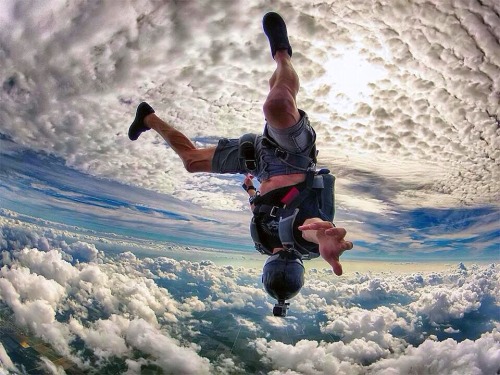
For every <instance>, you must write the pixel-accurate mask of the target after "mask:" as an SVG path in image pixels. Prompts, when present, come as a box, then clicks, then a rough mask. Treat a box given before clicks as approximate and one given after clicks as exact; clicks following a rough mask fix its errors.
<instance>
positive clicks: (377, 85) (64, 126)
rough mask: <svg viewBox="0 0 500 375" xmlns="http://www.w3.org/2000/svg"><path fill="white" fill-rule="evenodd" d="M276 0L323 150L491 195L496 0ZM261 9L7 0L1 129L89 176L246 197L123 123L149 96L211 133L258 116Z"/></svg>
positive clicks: (462, 199)
mask: <svg viewBox="0 0 500 375" xmlns="http://www.w3.org/2000/svg"><path fill="white" fill-rule="evenodd" d="M276 7H277V8H279V9H277V10H278V11H280V12H281V13H283V15H284V16H285V18H286V19H287V21H288V25H289V34H290V39H291V41H292V44H293V45H294V62H295V65H296V67H297V70H298V71H299V74H300V76H301V78H302V86H303V89H302V91H301V92H300V94H299V98H298V100H299V104H300V105H301V106H303V107H304V109H305V110H306V111H307V112H308V113H309V115H310V117H311V119H312V120H313V122H314V124H315V128H316V129H317V132H318V134H319V135H320V137H319V138H318V144H319V146H320V147H319V149H320V150H323V151H322V153H321V154H320V155H325V156H327V157H326V158H325V159H323V161H324V162H325V163H326V164H327V165H334V166H335V167H336V169H340V170H342V169H343V168H348V167H349V166H350V165H351V163H350V162H346V161H345V160H343V157H345V156H351V157H352V158H353V159H356V163H357V164H358V163H359V164H358V165H359V166H363V165H368V168H367V169H366V170H367V171H370V170H377V171H379V172H380V173H381V174H384V175H385V174H387V173H389V174H390V170H392V169H394V168H395V165H394V160H395V159H398V161H400V163H398V165H397V168H398V169H401V175H400V177H399V178H400V179H401V181H403V182H407V183H412V182H413V181H414V178H412V176H413V175H414V173H419V174H421V175H425V174H424V173H421V172H423V171H426V170H427V168H428V169H429V170H430V171H431V172H432V175H429V176H428V177H426V178H425V181H424V187H422V186H414V187H413V188H412V189H411V191H412V192H414V193H415V194H419V195H421V196H423V197H425V198H426V201H427V202H428V204H439V203H441V204H442V199H441V198H442V195H445V196H446V197H448V198H450V204H456V203H457V202H458V203H474V204H475V203H478V204H481V203H491V202H494V198H495V196H496V194H497V192H498V191H499V188H500V186H499V185H498V183H497V179H496V178H495V173H498V168H497V166H496V163H495V162H494V161H495V160H497V159H498V156H499V155H498V143H499V140H498V137H497V135H496V131H495V129H496V122H497V120H496V119H497V118H498V116H499V115H500V113H499V110H500V108H499V106H498V93H499V83H498V79H497V77H498V76H500V74H499V72H500V62H499V59H498V57H497V54H496V50H497V49H498V16H497V12H496V10H495V7H494V6H493V5H492V4H489V3H479V2H470V3H467V4H465V3H464V4H451V5H448V4H447V5H444V4H440V3H436V4H433V3H425V2H421V1H412V2H410V3H408V4H406V6H398V5H395V4H392V3H387V4H377V5H375V6H374V5H372V4H368V3H367V4H361V5H360V4H356V5H354V4H351V3H349V2H337V3H335V2H333V3H325V4H323V5H317V6H315V7H311V6H310V5H308V4H306V3H304V4H295V5H294V6H293V7H292V8H290V7H286V6H284V5H283V4H279V3H278V4H276ZM33 9H36V11H34V10H33ZM265 11H266V9H265V7H262V6H255V5H252V4H249V3H245V2H238V3H234V4H231V6H228V4H227V3H226V2H219V3H217V2H216V3H212V4H210V5H201V4H197V5H196V6H193V5H190V4H185V3H182V4H180V3H179V4H177V3H168V4H164V5H162V6H158V5H155V4H154V3H152V2H149V1H144V2H142V3H141V4H140V5H138V4H136V3H134V2H125V3H123V4H121V5H120V9H119V12H117V8H116V6H115V5H113V4H98V5H96V4H92V5H91V4H79V5H74V6H70V7H67V6H63V5H62V3H61V2H59V1H49V2H45V3H44V4H43V5H40V4H38V5H37V6H36V8H34V7H32V6H31V5H30V3H26V4H23V5H19V4H14V3H10V5H9V6H6V12H5V13H4V16H3V17H4V21H5V22H4V23H3V28H2V32H1V39H0V40H1V43H2V46H3V50H4V54H3V55H2V56H1V57H0V59H1V60H0V61H1V64H0V66H2V70H1V72H2V77H4V78H3V82H2V90H1V94H0V95H1V97H2V107H3V109H4V111H2V115H1V116H2V117H1V121H2V124H4V127H3V130H2V132H3V133H4V134H6V135H8V136H10V137H12V139H13V140H14V141H15V142H16V143H18V144H20V145H23V146H25V147H28V148H31V149H34V150H37V151H46V152H48V153H51V154H55V155H57V156H59V157H61V158H62V159H63V160H64V161H65V163H66V164H67V165H68V166H71V167H73V168H76V169H78V170H80V171H85V172H88V173H90V174H92V175H95V176H99V177H102V178H110V179H114V180H118V181H121V182H124V183H126V184H130V185H135V186H142V187H145V188H147V189H150V190H155V191H161V192H164V193H169V194H174V195H176V196H177V197H179V198H180V199H182V200H186V201H190V202H196V204H199V205H201V206H205V207H207V206H210V207H212V208H216V207H220V206H221V204H219V203H223V204H224V207H232V209H236V208H237V207H241V202H240V201H239V200H238V199H237V196H236V195H233V196H231V195H226V200H221V201H219V199H220V198H221V196H222V195H221V194H219V191H218V189H215V188H214V186H221V185H223V184H222V183H221V181H218V183H217V185H214V184H212V183H211V178H210V177H208V176H202V177H201V178H200V177H197V176H193V175H189V174H188V173H187V172H185V171H184V170H183V167H182V164H181V163H180V161H179V160H178V159H177V158H176V157H175V155H174V153H173V152H172V150H171V149H169V148H168V147H166V146H165V144H164V142H163V141H162V140H161V139H160V138H159V137H157V136H154V135H153V134H152V132H149V133H146V134H144V136H143V137H141V139H140V140H139V141H138V142H134V143H132V142H130V141H128V139H127V138H126V134H125V133H126V129H127V126H128V123H129V122H130V120H131V116H132V115H133V113H134V110H135V105H136V104H137V103H138V102H139V101H140V100H142V99H146V100H149V101H151V102H152V104H153V106H154V107H155V108H156V109H157V111H158V113H160V114H161V116H162V117H165V118H166V120H167V121H170V122H172V123H174V124H175V125H176V126H177V127H179V128H180V129H181V130H182V131H184V132H186V133H187V134H188V136H190V137H193V138H199V139H203V140H205V141H204V142H200V144H202V145H204V146H207V145H214V144H215V140H216V138H217V137H218V136H227V137H238V136H239V135H241V134H243V133H246V132H248V131H260V130H261V128H262V125H263V118H262V111H261V106H262V102H263V100H264V98H265V96H266V93H267V79H268V78H269V77H270V75H271V73H272V71H273V69H274V65H273V62H272V60H271V59H270V56H269V51H268V46H267V41H266V39H265V37H264V35H263V33H262V30H261V24H260V18H261V16H262V14H263V13H264V12H265ZM110 14H112V15H113V17H112V21H111V22H102V20H103V19H108V18H109V15H110ZM117 14H119V16H116V15H117ZM188 14H189V16H190V17H186V15H188ZM56 15H57V16H56ZM62 19H64V20H67V21H65V22H62V21H61V20H62ZM193 20H196V22H194V21H193ZM34 25H36V27H35V26H34ZM408 25H411V28H408ZM243 30H245V32H244V33H243V32H242V31H243ZM20 39H22V40H23V44H22V48H21V47H20V44H19V40H20ZM457 43H458V44H457ZM181 46H182V47H181ZM151 51H155V53H154V54H153V53H151ZM353 68H356V70H355V71H353ZM210 137H213V138H210ZM209 139H211V140H210V141H208V140H209ZM207 141H208V142H207ZM332 150H335V151H336V152H335V154H332V152H331V151H332ZM351 160H352V159H351ZM415 166H418V167H415ZM360 169H361V168H360ZM219 183H220V184H221V185H219ZM230 185H231V186H233V187H236V186H237V184H236V182H232V183H231V184H230ZM222 191H224V192H226V193H227V190H226V189H225V188H223V189H222ZM478 192H479V194H478ZM352 193H354V192H352ZM407 195H409V192H406V194H402V195H400V200H401V203H402V204H407V199H406V196H407ZM212 202H213V203H215V204H212Z"/></svg>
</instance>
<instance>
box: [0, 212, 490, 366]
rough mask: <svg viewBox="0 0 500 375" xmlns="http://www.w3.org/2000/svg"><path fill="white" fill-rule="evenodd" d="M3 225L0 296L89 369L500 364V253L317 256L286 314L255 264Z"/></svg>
mask: <svg viewBox="0 0 500 375" xmlns="http://www.w3.org/2000/svg"><path fill="white" fill-rule="evenodd" d="M0 235H1V236H0V245H1V249H5V248H11V249H12V250H11V251H5V250H4V251H3V252H2V263H1V265H2V266H3V267H1V268H0V275H1V278H0V301H2V302H3V303H5V304H6V305H7V306H8V307H9V308H10V309H11V310H12V311H13V313H14V320H15V322H16V324H18V325H19V326H20V327H22V328H25V329H29V330H30V332H32V333H33V334H35V335H36V336H38V337H40V338H42V339H43V340H44V341H45V342H47V343H49V344H51V345H52V346H53V347H54V348H55V349H56V351H57V352H58V353H59V354H60V355H62V356H65V357H67V358H69V359H71V360H72V361H73V362H74V363H76V364H77V365H78V366H79V367H80V368H81V369H94V370H97V371H99V370H102V371H105V370H107V371H113V370H112V369H115V370H114V371H116V369H117V368H120V369H121V372H122V373H127V374H139V373H140V368H141V365H144V366H146V365H149V366H156V367H159V368H161V369H163V370H164V371H166V372H167V373H182V374H244V373H259V371H263V373H269V374H274V375H277V374H285V373H286V374H315V375H317V374H332V373H333V374H346V375H353V374H407V373H411V371H413V373H419V374H420V373H439V374H452V373H464V374H466V373H467V374H485V375H486V374H494V373H496V372H497V371H498V370H499V369H500V333H499V332H498V328H499V327H500V321H499V315H498V312H499V301H500V288H499V285H500V283H499V280H498V275H499V272H498V269H497V268H498V267H497V266H496V265H494V264H491V265H488V266H477V265H472V266H469V267H466V266H464V265H463V264H457V265H454V266H449V268H448V269H447V270H446V271H442V272H413V273H403V274H397V273H393V272H382V273H348V274H347V275H345V276H343V277H336V276H335V275H333V273H332V272H331V270H327V269H310V270H309V272H308V274H307V279H306V280H307V281H306V284H305V286H304V288H303V290H302V292H301V294H300V295H299V296H297V298H295V299H294V300H293V301H291V302H292V304H291V311H290V313H289V316H288V317H287V318H286V319H281V318H275V317H272V316H271V314H270V312H271V309H272V304H271V303H272V301H271V300H270V299H269V297H267V295H266V294H265V292H264V291H263V289H262V287H261V285H260V282H259V278H260V270H258V269H255V268H247V267H239V268H235V267H232V266H217V265H215V264H214V263H213V262H210V261H202V262H190V261H185V260H182V261H176V260H174V259H172V258H168V257H156V258H144V259H139V258H137V257H136V256H135V255H133V254H132V253H131V252H124V253H121V254H119V255H117V256H114V257H110V256H106V255H105V254H104V253H103V251H102V250H100V247H101V246H100V245H98V246H96V245H94V244H92V243H89V242H85V241H82V240H81V239H80V238H79V236H73V239H72V241H70V240H68V238H70V237H71V233H69V232H64V231H60V230H50V231H49V230H46V229H44V228H42V227H38V226H35V225H26V224H25V225H19V224H18V223H16V222H14V221H11V220H2V222H1V233H0ZM63 238H64V240H63ZM122 246H123V244H122ZM36 247H38V248H36ZM82 344H83V347H84V348H85V349H86V350H82V346H81V345H82ZM2 348H3V346H0V370H3V371H5V370H9V369H10V370H12V368H13V367H15V366H16V364H14V363H12V361H11V360H10V357H9V356H8V354H7V353H6V352H5V350H4V349H2ZM47 363H50V361H48V360H47ZM52 366H53V367H54V369H55V370H57V366H55V365H52ZM58 371H61V369H60V368H59V370H58ZM53 373H56V372H53ZM261 373H262V372H261Z"/></svg>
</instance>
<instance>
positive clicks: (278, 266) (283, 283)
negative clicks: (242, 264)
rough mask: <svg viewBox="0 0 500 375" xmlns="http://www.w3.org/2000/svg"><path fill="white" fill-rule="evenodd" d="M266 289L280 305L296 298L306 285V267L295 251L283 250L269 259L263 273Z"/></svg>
mask: <svg viewBox="0 0 500 375" xmlns="http://www.w3.org/2000/svg"><path fill="white" fill-rule="evenodd" d="M262 283H263V284H264V289H265V290H266V292H267V293H268V294H269V295H270V296H271V297H273V298H275V299H277V300H278V302H279V303H284V302H285V300H289V299H291V298H293V297H295V296H296V295H297V294H298V293H299V291H300V289H301V288H302V286H303V285H304V265H303V263H302V259H301V258H300V256H299V255H298V254H297V253H295V252H294V251H287V250H281V251H279V252H277V253H276V254H273V255H271V256H270V257H269V258H267V260H266V263H265V264H264V269H263V272H262Z"/></svg>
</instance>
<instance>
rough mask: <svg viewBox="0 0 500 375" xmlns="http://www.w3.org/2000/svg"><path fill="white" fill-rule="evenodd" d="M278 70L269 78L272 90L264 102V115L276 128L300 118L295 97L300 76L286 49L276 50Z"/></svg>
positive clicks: (290, 123)
mask: <svg viewBox="0 0 500 375" xmlns="http://www.w3.org/2000/svg"><path fill="white" fill-rule="evenodd" d="M274 59H275V61H276V64H277V66H276V70H275V71H274V73H273V75H272V76H271V79H270V80H269V86H270V91H269V94H268V96H267V99H266V102H265V103H264V108H263V109H264V115H265V117H266V119H267V122H268V123H269V124H270V125H271V126H272V127H274V128H278V129H285V128H289V127H291V126H293V125H295V124H296V123H297V122H298V121H299V120H300V113H299V111H298V109H297V104H296V102H295V98H296V96H297V93H298V91H299V77H298V76H297V73H296V72H295V69H294V68H293V66H292V62H291V57H290V56H289V55H288V52H287V51H286V50H278V51H276V55H275V56H274Z"/></svg>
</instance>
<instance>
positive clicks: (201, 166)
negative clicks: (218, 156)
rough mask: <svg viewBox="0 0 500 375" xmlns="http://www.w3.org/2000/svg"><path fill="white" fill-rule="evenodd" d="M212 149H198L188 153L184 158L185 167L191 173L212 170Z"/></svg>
mask: <svg viewBox="0 0 500 375" xmlns="http://www.w3.org/2000/svg"><path fill="white" fill-rule="evenodd" d="M212 158H213V150H212V149H196V150H192V151H191V152H189V153H187V154H186V155H185V157H184V158H183V159H182V161H183V164H184V168H185V169H186V171H188V172H189V173H196V172H211V171H212Z"/></svg>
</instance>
